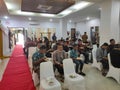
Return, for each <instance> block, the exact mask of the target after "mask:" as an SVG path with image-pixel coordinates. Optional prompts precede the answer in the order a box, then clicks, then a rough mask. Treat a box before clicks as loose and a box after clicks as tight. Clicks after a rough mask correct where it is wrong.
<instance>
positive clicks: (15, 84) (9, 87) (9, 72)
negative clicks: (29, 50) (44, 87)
mask: <svg viewBox="0 0 120 90" xmlns="http://www.w3.org/2000/svg"><path fill="white" fill-rule="evenodd" d="M0 90H35V87H34V84H33V81H32V76H31V74H30V70H29V67H28V63H27V59H26V57H25V56H24V54H23V50H22V46H21V45H17V46H16V47H15V49H14V51H13V53H12V55H11V57H10V61H9V63H8V65H7V68H6V70H5V73H4V75H3V79H2V81H1V82H0Z"/></svg>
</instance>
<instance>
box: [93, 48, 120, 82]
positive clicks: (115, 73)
mask: <svg viewBox="0 0 120 90" xmlns="http://www.w3.org/2000/svg"><path fill="white" fill-rule="evenodd" d="M96 50H97V48H93V50H92V56H93V64H92V66H93V67H96V68H97V69H98V70H100V71H101V69H102V64H101V63H100V62H97V59H96ZM108 62H109V71H108V73H107V75H106V77H112V78H114V79H115V80H116V81H117V82H118V83H119V84H120V68H116V67H114V66H113V65H112V63H111V58H110V54H108Z"/></svg>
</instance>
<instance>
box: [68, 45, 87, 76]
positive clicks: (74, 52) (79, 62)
mask: <svg viewBox="0 0 120 90" xmlns="http://www.w3.org/2000/svg"><path fill="white" fill-rule="evenodd" d="M78 54H79V53H78V45H77V44H74V45H73V49H72V50H71V51H70V58H72V60H73V62H74V63H75V64H76V68H75V71H76V73H78V74H80V75H83V76H85V73H83V72H82V69H83V66H84V62H83V61H82V60H80V59H77V57H78ZM79 66H80V72H78V70H79Z"/></svg>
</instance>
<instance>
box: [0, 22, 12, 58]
mask: <svg viewBox="0 0 120 90" xmlns="http://www.w3.org/2000/svg"><path fill="white" fill-rule="evenodd" d="M0 27H1V29H2V30H3V33H2V36H3V55H4V56H8V55H9V53H10V49H9V39H8V32H9V30H8V28H7V27H5V26H4V25H2V24H1V25H0Z"/></svg>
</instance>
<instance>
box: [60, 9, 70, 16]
mask: <svg viewBox="0 0 120 90" xmlns="http://www.w3.org/2000/svg"><path fill="white" fill-rule="evenodd" d="M71 12H72V10H65V11H63V12H61V13H60V14H62V15H68V14H70V13H71Z"/></svg>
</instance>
